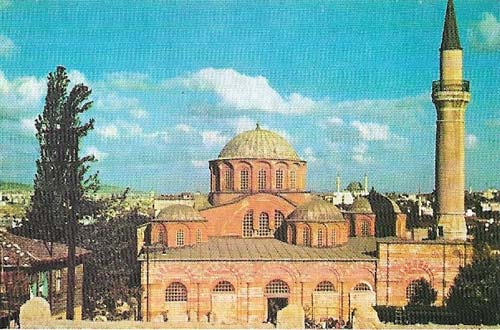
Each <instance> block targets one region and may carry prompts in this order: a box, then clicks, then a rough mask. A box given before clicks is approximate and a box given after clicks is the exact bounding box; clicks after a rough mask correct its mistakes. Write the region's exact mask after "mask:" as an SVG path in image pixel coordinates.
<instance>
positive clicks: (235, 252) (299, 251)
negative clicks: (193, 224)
mask: <svg viewBox="0 0 500 330" xmlns="http://www.w3.org/2000/svg"><path fill="white" fill-rule="evenodd" d="M375 250H376V239H375V238H374V237H363V238H362V237H359V238H351V239H350V240H349V242H348V243H347V244H346V245H343V246H339V247H333V248H312V247H304V246H297V245H292V244H288V243H284V242H281V241H279V240H277V239H273V238H240V237H216V238H215V237H214V238H211V239H209V241H208V242H206V243H200V244H197V245H194V246H186V247H182V248H173V249H167V250H166V251H164V252H163V253H162V251H157V252H150V255H149V258H150V260H166V261H227V260H230V261H350V260H357V261H373V260H376V258H375V257H373V256H371V255H370V253H373V252H374V251H375ZM139 260H146V254H145V253H144V252H143V253H142V254H141V256H140V257H139Z"/></svg>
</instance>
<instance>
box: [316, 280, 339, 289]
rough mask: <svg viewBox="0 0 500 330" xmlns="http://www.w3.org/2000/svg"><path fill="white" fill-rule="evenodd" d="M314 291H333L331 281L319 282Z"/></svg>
mask: <svg viewBox="0 0 500 330" xmlns="http://www.w3.org/2000/svg"><path fill="white" fill-rule="evenodd" d="M314 291H335V287H334V286H333V283H332V282H330V281H323V282H319V283H318V285H316V289H314Z"/></svg>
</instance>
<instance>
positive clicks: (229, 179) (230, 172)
mask: <svg viewBox="0 0 500 330" xmlns="http://www.w3.org/2000/svg"><path fill="white" fill-rule="evenodd" d="M226 190H233V170H232V169H230V168H228V169H227V170H226Z"/></svg>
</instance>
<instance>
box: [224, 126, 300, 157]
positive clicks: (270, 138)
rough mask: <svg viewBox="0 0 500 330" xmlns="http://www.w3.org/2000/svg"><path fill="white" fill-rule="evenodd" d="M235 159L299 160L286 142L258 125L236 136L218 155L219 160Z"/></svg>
mask: <svg viewBox="0 0 500 330" xmlns="http://www.w3.org/2000/svg"><path fill="white" fill-rule="evenodd" d="M237 158H251V159H259V158H262V159H286V160H300V158H299V156H298V155H297V153H296V152H295V150H294V149H293V147H292V146H291V145H290V143H288V141H287V140H285V139H284V138H283V137H282V136H280V135H278V134H276V133H274V132H271V131H268V130H265V129H261V128H260V126H259V124H257V127H256V128H255V129H254V130H251V131H246V132H243V133H241V134H238V135H236V136H235V137H234V138H233V139H232V140H231V141H229V142H228V143H227V144H226V145H225V146H224V148H223V149H222V151H221V152H220V154H219V159H237Z"/></svg>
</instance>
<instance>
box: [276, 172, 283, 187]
mask: <svg viewBox="0 0 500 330" xmlns="http://www.w3.org/2000/svg"><path fill="white" fill-rule="evenodd" d="M276 189H277V190H281V189H283V170H282V169H281V168H279V169H277V170H276Z"/></svg>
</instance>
